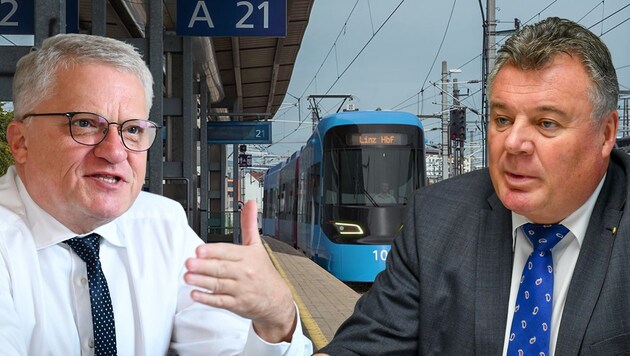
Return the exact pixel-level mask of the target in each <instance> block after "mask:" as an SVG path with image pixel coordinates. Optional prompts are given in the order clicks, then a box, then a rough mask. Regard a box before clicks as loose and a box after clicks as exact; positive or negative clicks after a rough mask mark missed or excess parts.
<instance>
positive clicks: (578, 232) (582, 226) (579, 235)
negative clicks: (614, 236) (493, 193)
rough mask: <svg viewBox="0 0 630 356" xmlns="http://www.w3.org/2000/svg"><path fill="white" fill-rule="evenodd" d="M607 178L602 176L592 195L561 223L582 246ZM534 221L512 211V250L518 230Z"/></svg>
mask: <svg viewBox="0 0 630 356" xmlns="http://www.w3.org/2000/svg"><path fill="white" fill-rule="evenodd" d="M605 180H606V175H604V177H603V178H602V180H601V181H600V182H599V185H597V188H595V190H594V191H593V193H592V194H591V196H590V197H589V198H588V199H587V200H586V202H584V204H582V206H580V207H579V208H578V209H577V210H576V211H574V212H572V213H571V214H569V216H567V217H566V218H564V219H563V220H562V221H561V222H560V223H561V224H562V225H564V226H565V227H566V228H567V229H569V231H571V233H573V235H575V238H576V240H577V242H578V244H580V246H582V241H584V236H586V229H587V228H588V222H589V220H590V219H591V215H592V214H593V209H594V208H595V203H596V202H597V197H598V196H599V192H600V191H601V190H602V187H603V186H604V181H605ZM531 222H532V221H531V220H529V219H527V218H526V217H524V216H523V215H520V214H517V213H515V212H512V251H514V245H515V244H516V232H517V230H518V229H519V228H520V227H521V226H523V224H525V223H531Z"/></svg>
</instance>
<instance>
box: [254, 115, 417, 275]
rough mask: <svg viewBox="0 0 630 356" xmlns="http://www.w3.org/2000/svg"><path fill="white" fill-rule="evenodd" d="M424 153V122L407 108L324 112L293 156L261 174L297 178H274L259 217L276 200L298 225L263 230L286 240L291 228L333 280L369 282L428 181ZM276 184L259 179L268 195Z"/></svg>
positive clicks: (284, 217) (291, 235) (290, 236)
mask: <svg viewBox="0 0 630 356" xmlns="http://www.w3.org/2000/svg"><path fill="white" fill-rule="evenodd" d="M424 157H425V156H424V133H423V129H422V124H421V123H420V121H419V120H418V118H417V117H416V116H415V115H413V114H410V113H403V112H392V111H354V112H343V113H337V114H333V115H330V116H327V117H325V118H323V119H322V120H321V121H320V122H319V123H318V125H317V127H316V129H315V131H314V132H313V134H312V136H311V137H310V138H309V139H308V141H307V143H306V145H305V146H304V147H303V148H302V150H301V151H300V152H299V155H298V154H295V155H293V156H292V157H290V158H289V159H288V160H287V161H286V162H284V163H282V166H281V167H280V165H278V166H276V167H274V168H272V169H271V170H270V171H269V172H268V174H267V175H268V176H273V174H275V173H274V172H276V171H277V170H279V171H280V172H281V173H280V176H281V177H286V178H287V179H289V178H290V177H297V180H296V181H290V182H289V183H287V184H282V183H280V184H279V192H278V197H280V199H279V200H278V201H277V203H278V204H277V205H276V206H272V205H269V204H267V201H269V200H270V199H267V198H266V200H265V205H264V209H265V213H264V214H265V216H268V215H269V214H271V212H273V211H277V210H279V209H280V207H279V206H280V205H282V206H283V209H285V213H284V215H282V216H280V215H278V217H279V221H280V222H279V224H284V226H286V227H289V226H293V225H291V224H294V223H296V227H297V229H296V231H295V232H294V230H292V231H289V230H287V228H284V229H282V231H280V230H279V229H278V228H277V227H276V230H275V231H276V233H275V234H272V233H268V235H271V236H275V237H276V238H279V239H281V240H284V241H285V242H288V243H290V242H291V241H292V240H293V239H294V238H295V237H294V236H295V234H297V237H296V243H297V247H298V248H300V249H301V250H303V251H304V253H305V254H306V255H307V256H308V257H310V258H311V259H312V260H314V261H315V262H317V263H318V264H319V265H320V266H322V267H323V268H325V269H326V270H328V271H329V272H330V273H332V274H333V275H334V276H335V277H337V278H338V279H340V280H342V281H348V282H372V281H374V278H375V277H376V275H377V274H378V273H379V272H380V271H382V270H383V269H384V268H385V260H386V258H387V254H388V252H389V250H390V247H391V242H392V240H393V238H394V237H395V236H396V234H397V233H398V232H399V230H400V229H401V227H402V224H403V219H404V216H403V215H404V210H405V206H406V204H407V202H408V201H409V200H410V199H411V195H412V194H413V192H414V191H415V190H416V189H417V188H419V187H420V186H422V185H424V182H425V181H426V174H425V159H424ZM296 167H297V168H296ZM283 172H284V174H283ZM281 180H282V178H281ZM274 184H276V185H278V184H277V183H274V181H272V180H269V181H268V179H267V178H266V179H265V194H267V191H270V194H273V193H271V192H272V189H271V188H268V185H269V186H270V187H271V186H273V185H274ZM296 187H297V188H296ZM295 189H297V193H291V191H292V190H293V191H295ZM265 196H266V195H265ZM295 208H297V212H295V211H294V209H295ZM287 209H289V210H291V212H290V213H289V212H288V210H287ZM289 219H290V220H291V221H290V220H289ZM285 220H286V221H285ZM264 229H265V227H264V225H263V230H264Z"/></svg>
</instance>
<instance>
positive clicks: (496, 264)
mask: <svg viewBox="0 0 630 356" xmlns="http://www.w3.org/2000/svg"><path fill="white" fill-rule="evenodd" d="M489 202H490V205H491V207H492V209H491V210H489V211H483V212H482V216H481V219H480V229H479V237H478V239H477V241H479V243H478V245H477V278H476V292H475V293H476V295H475V354H479V355H499V354H501V352H502V350H503V339H504V335H505V324H506V322H507V309H508V302H509V298H510V281H511V278H512V259H513V252H512V239H511V236H512V220H511V215H510V212H509V211H508V210H507V209H505V208H504V207H503V205H502V204H501V202H500V201H499V199H498V198H497V196H496V195H493V196H492V197H491V198H490V199H489ZM484 213H485V214H484Z"/></svg>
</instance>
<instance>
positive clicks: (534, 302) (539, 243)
mask: <svg viewBox="0 0 630 356" xmlns="http://www.w3.org/2000/svg"><path fill="white" fill-rule="evenodd" d="M523 231H524V232H525V235H526V236H527V237H528V238H529V240H530V241H531V242H532V244H533V245H534V251H533V252H532V253H531V255H529V258H528V259H527V262H526V263H525V267H524V268H523V275H522V277H521V282H520V286H519V289H518V296H517V298H516V306H515V307H514V317H513V319H512V328H511V329H510V341H509V345H508V352H507V354H508V356H512V355H521V356H522V355H536V356H546V355H549V338H550V337H549V335H550V333H551V312H552V304H553V258H552V255H551V249H552V248H553V247H554V246H555V245H556V244H557V243H558V242H560V240H562V238H563V237H564V236H565V235H566V234H567V233H568V232H569V229H567V228H566V227H564V226H563V225H560V224H556V225H537V224H525V225H523Z"/></svg>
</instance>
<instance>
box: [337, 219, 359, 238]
mask: <svg viewBox="0 0 630 356" xmlns="http://www.w3.org/2000/svg"><path fill="white" fill-rule="evenodd" d="M333 225H335V229H337V232H339V234H340V235H363V229H362V228H361V226H359V225H357V224H351V223H342V222H335V223H333Z"/></svg>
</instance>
